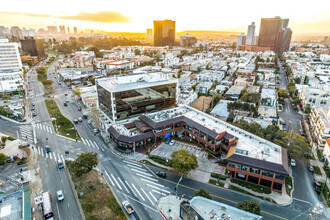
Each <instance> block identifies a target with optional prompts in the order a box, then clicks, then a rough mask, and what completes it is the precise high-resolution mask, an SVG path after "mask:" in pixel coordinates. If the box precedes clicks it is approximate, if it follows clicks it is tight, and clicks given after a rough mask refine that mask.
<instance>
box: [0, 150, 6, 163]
mask: <svg viewBox="0 0 330 220" xmlns="http://www.w3.org/2000/svg"><path fill="white" fill-rule="evenodd" d="M6 160H7V156H6V155H4V154H3V153H0V165H4V164H5V163H6Z"/></svg>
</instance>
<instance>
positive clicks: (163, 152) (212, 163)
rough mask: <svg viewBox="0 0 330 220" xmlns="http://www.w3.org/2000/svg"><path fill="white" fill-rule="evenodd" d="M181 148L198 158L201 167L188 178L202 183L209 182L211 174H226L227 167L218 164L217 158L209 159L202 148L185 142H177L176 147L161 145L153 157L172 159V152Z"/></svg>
mask: <svg viewBox="0 0 330 220" xmlns="http://www.w3.org/2000/svg"><path fill="white" fill-rule="evenodd" d="M180 148H184V149H186V150H188V151H189V152H190V153H193V154H195V155H196V156H197V161H198V165H199V167H198V168H197V169H195V170H192V171H190V173H189V174H188V175H187V176H188V177H189V176H190V177H193V176H196V177H198V179H200V181H202V182H208V181H209V179H210V173H211V172H216V173H221V174H224V173H225V167H223V166H220V165H218V164H217V160H218V159H217V158H211V159H208V157H207V156H208V153H207V152H205V151H204V150H203V149H202V148H200V147H198V146H195V145H193V144H189V143H185V142H180V141H175V144H174V145H170V144H165V143H161V144H160V145H159V146H158V147H157V148H156V149H154V150H153V151H152V152H151V155H158V156H160V157H165V158H168V159H170V158H171V154H172V152H174V151H177V150H179V149H180Z"/></svg>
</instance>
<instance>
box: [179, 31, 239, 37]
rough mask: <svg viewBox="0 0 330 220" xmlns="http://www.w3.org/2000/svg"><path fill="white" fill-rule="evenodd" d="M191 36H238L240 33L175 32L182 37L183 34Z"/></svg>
mask: <svg viewBox="0 0 330 220" xmlns="http://www.w3.org/2000/svg"><path fill="white" fill-rule="evenodd" d="M187 33H189V34H191V35H195V36H198V35H239V34H240V32H234V31H181V32H176V34H177V35H184V34H187Z"/></svg>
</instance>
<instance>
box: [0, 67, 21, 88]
mask: <svg viewBox="0 0 330 220" xmlns="http://www.w3.org/2000/svg"><path fill="white" fill-rule="evenodd" d="M22 88H23V80H22V78H21V71H13V70H9V71H5V70H0V92H13V91H17V90H19V89H22Z"/></svg>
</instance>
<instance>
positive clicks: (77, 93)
mask: <svg viewBox="0 0 330 220" xmlns="http://www.w3.org/2000/svg"><path fill="white" fill-rule="evenodd" d="M73 94H75V95H76V96H80V95H81V91H80V88H79V87H75V88H74V90H73Z"/></svg>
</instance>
